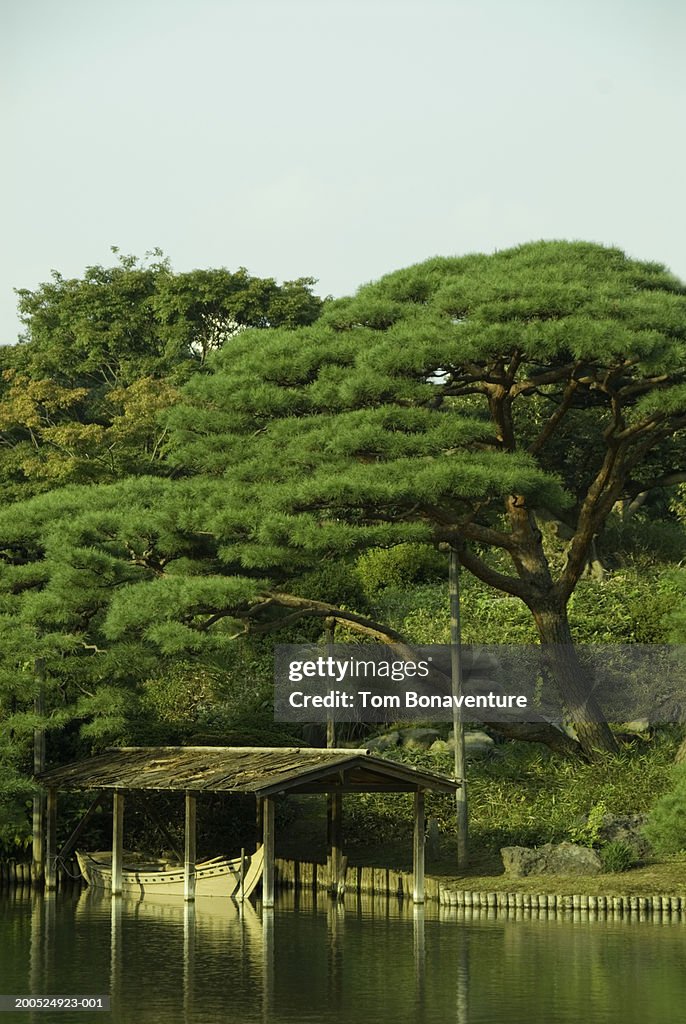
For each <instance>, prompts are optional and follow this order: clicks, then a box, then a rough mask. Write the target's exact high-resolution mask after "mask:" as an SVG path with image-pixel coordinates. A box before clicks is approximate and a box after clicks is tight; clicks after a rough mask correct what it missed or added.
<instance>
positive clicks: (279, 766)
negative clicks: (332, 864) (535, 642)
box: [36, 747, 459, 796]
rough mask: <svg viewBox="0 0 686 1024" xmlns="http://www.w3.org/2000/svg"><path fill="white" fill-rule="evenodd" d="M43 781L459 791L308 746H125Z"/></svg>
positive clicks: (397, 767) (390, 765)
mask: <svg viewBox="0 0 686 1024" xmlns="http://www.w3.org/2000/svg"><path fill="white" fill-rule="evenodd" d="M36 778H37V781H38V782H40V783H42V784H43V785H44V786H46V787H48V788H51V789H58V790H93V789H120V790H166V791H182V792H194V793H202V792H214V793H217V792H219V793H255V794H256V795H259V796H268V795H270V794H274V793H281V792H284V793H285V792H289V793H322V792H334V791H341V792H358V793H365V792H414V791H416V790H418V789H432V790H439V791H442V792H446V793H452V792H454V791H455V789H456V788H457V787H458V785H459V784H458V783H456V782H454V781H453V780H451V779H448V778H445V776H442V775H434V774H433V773H431V772H424V771H418V770H417V769H415V768H411V767H410V766H408V765H404V764H398V763H397V762H395V761H389V760H387V759H386V758H382V757H375V756H374V755H372V754H370V753H368V751H366V750H349V749H345V750H335V749H326V748H300V747H117V748H113V749H111V750H108V751H106V752H105V753H103V754H99V755H97V756H96V757H89V758H87V759H86V760H84V761H75V762H73V763H72V764H68V765H64V766H63V767H61V768H53V769H51V770H50V771H46V772H43V773H42V774H40V775H38V776H36Z"/></svg>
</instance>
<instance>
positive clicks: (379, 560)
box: [356, 544, 448, 598]
mask: <svg viewBox="0 0 686 1024" xmlns="http://www.w3.org/2000/svg"><path fill="white" fill-rule="evenodd" d="M356 570H357V574H358V576H359V578H360V580H361V581H362V588H363V591H364V593H365V595H366V596H367V597H368V598H373V597H374V596H376V595H377V594H378V593H379V591H382V590H387V589H393V588H398V589H401V590H404V589H405V588H408V587H411V586H414V585H416V584H421V583H425V582H427V581H429V580H440V579H443V580H445V579H446V578H447V575H448V560H447V558H446V556H445V555H444V554H441V553H440V552H438V551H436V550H435V549H434V548H430V547H427V546H426V545H422V544H399V545H398V546H397V547H394V548H389V549H384V548H375V549H372V550H371V551H366V552H364V553H363V554H362V555H360V557H359V558H358V560H357V565H356Z"/></svg>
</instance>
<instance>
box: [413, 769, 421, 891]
mask: <svg viewBox="0 0 686 1024" xmlns="http://www.w3.org/2000/svg"><path fill="white" fill-rule="evenodd" d="M412 868H413V885H412V889H413V891H412V899H413V901H414V902H415V903H423V902H424V790H423V789H418V790H417V792H416V793H415V795H414V844H413V857H412Z"/></svg>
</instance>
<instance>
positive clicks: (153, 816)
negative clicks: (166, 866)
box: [129, 793, 183, 864]
mask: <svg viewBox="0 0 686 1024" xmlns="http://www.w3.org/2000/svg"><path fill="white" fill-rule="evenodd" d="M133 795H134V794H133V793H130V794H129V804H130V803H131V798H132V797H133ZM135 801H136V806H137V807H138V806H140V808H141V810H142V811H143V814H144V815H145V816H146V818H148V819H149V820H150V821H151V822H152V824H153V825H154V826H155V828H156V829H158V830H159V831H160V832H161V834H162V838H163V839H164V841H165V843H166V844H167V846H168V847H169V849H170V850H172V852H173V853H174V856H175V857H176V859H177V860H178V862H179V864H182V863H183V850H181V848H180V847H179V844H178V843H177V841H176V839H175V838H174V836H173V835H172V834H171V832H170V831H169V829H168V828H167V826H166V824H165V822H164V819H163V818H162V816H161V815H160V814H158V813H157V811H156V809H155V805H154V804H153V803H152V801H151V800H150V799H149V798H148V796H147V794H146V793H136V794H135Z"/></svg>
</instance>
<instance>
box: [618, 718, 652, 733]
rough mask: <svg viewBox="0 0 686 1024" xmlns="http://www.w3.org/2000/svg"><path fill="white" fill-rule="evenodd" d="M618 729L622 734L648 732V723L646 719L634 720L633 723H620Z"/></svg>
mask: <svg viewBox="0 0 686 1024" xmlns="http://www.w3.org/2000/svg"><path fill="white" fill-rule="evenodd" d="M619 728H620V730H621V731H622V732H638V733H642V732H650V722H649V721H648V719H647V718H636V719H634V720H633V722H622V724H621V725H620V727H619Z"/></svg>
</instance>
